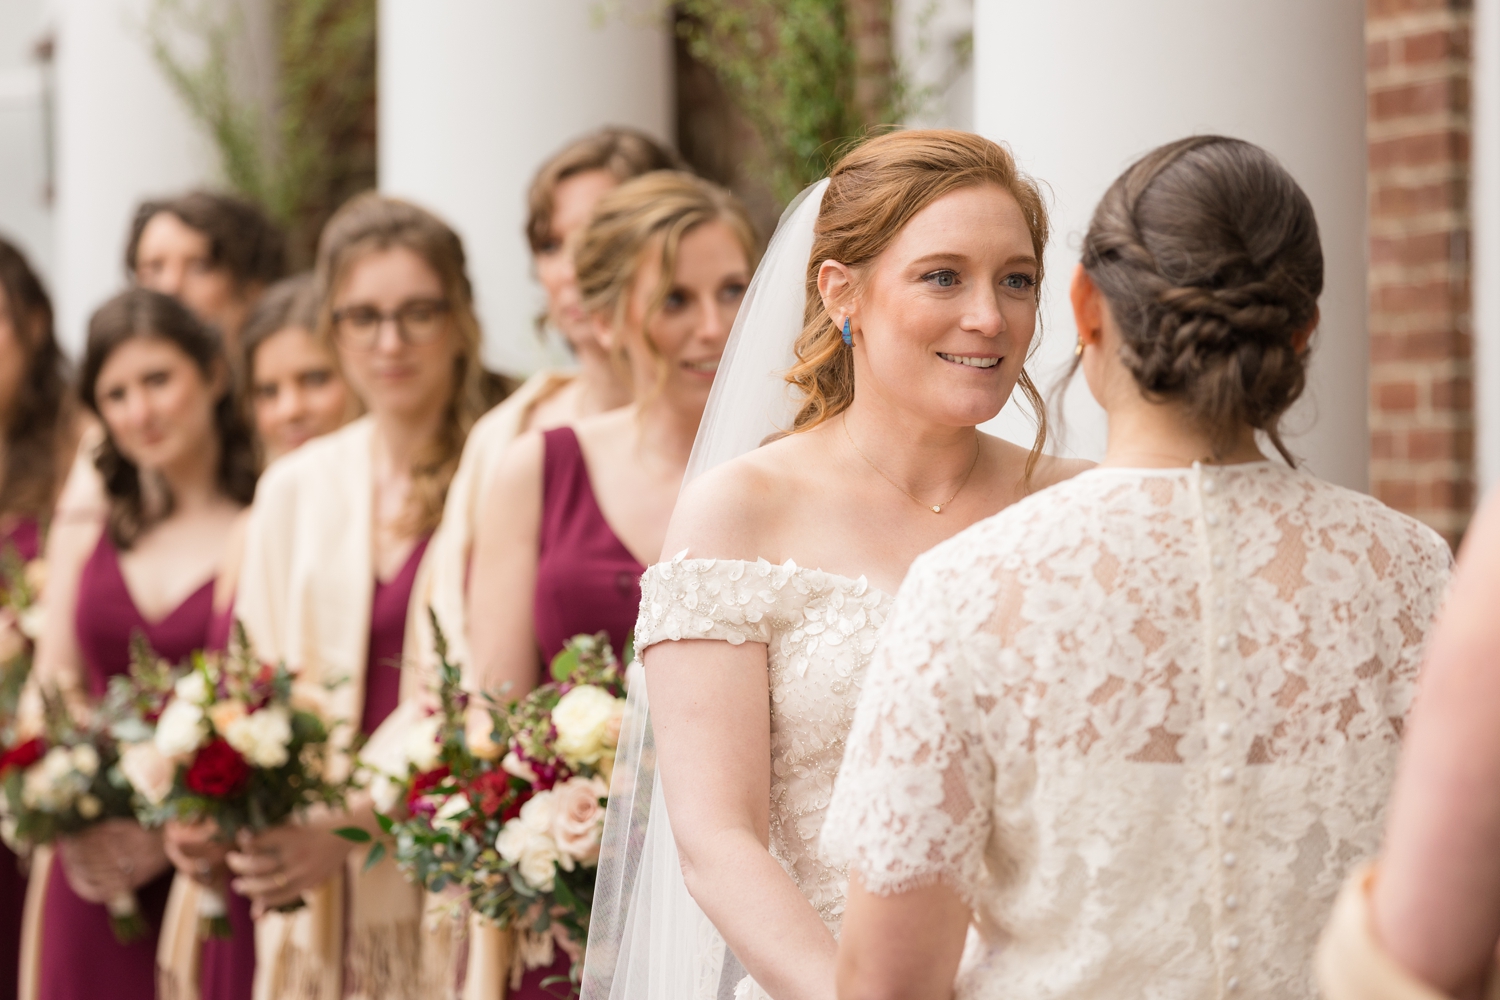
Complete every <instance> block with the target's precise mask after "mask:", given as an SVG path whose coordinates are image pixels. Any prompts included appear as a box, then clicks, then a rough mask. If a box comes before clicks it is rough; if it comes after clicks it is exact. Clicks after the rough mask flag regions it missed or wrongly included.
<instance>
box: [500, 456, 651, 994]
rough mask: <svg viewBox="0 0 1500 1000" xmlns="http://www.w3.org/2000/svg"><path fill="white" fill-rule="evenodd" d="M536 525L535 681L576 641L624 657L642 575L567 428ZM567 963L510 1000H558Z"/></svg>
mask: <svg viewBox="0 0 1500 1000" xmlns="http://www.w3.org/2000/svg"><path fill="white" fill-rule="evenodd" d="M542 439H543V441H544V451H545V457H544V459H543V464H542V524H541V535H540V539H539V542H540V544H539V547H538V550H537V564H536V594H535V597H534V598H533V601H532V623H533V626H534V628H535V630H536V639H537V646H538V647H539V648H538V652H539V653H540V663H539V670H540V675H539V679H540V680H542V681H547V680H550V677H549V676H548V675H547V665H548V664H550V663H551V662H552V658H553V657H554V656H556V655H557V654H558V653H560V652H561V651H562V648H563V646H564V645H566V644H567V641H568V640H569V639H571V638H573V636H575V635H579V634H581V633H583V634H589V635H592V634H593V633H595V632H608V633H609V641H610V644H611V645H612V646H614V649H615V653H616V654H620V653H622V652H623V650H622V646H623V645H624V642H625V638H626V636H628V635H630V632H631V630H632V629H634V628H635V619H636V614H637V612H638V611H639V610H640V604H641V574H642V573H644V572H646V567H645V566H642V565H641V562H640V560H639V559H637V558H636V557H635V556H634V555H632V554H631V552H630V550H629V549H627V548H626V547H625V543H623V542H621V541H620V539H619V537H618V536H617V535H616V534H615V532H614V529H613V528H611V527H610V526H609V522H607V521H605V520H604V513H603V512H602V511H601V510H600V509H599V501H598V500H597V499H596V498H595V496H594V487H593V484H592V483H591V482H590V481H589V471H588V466H587V465H585V464H584V460H583V450H582V449H581V448H580V447H579V445H578V435H576V434H574V433H573V429H572V428H571V427H558V428H556V429H555V430H550V431H545V432H544V433H543V434H542ZM569 963H570V960H569V958H568V956H567V955H566V954H564V953H563V951H562V949H560V948H559V949H558V951H557V959H556V960H555V961H554V962H553V963H552V965H551V966H549V967H547V968H545V969H532V970H531V971H529V972H527V973H526V975H525V976H524V978H522V980H521V988H520V989H518V990H514V991H512V993H511V998H512V1000H556V998H559V997H565V996H567V995H568V994H569V992H570V990H569V987H568V986H567V984H566V983H552V984H550V985H547V986H543V985H542V983H543V981H544V980H547V979H556V978H559V977H561V978H562V979H564V980H566V979H567V976H568V966H569Z"/></svg>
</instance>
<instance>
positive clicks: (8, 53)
mask: <svg viewBox="0 0 1500 1000" xmlns="http://www.w3.org/2000/svg"><path fill="white" fill-rule="evenodd" d="M46 30H47V20H46V10H45V4H44V2H43V0H0V237H3V238H5V239H7V240H9V241H10V242H12V243H14V244H16V245H17V246H18V247H20V249H21V252H23V253H24V254H26V256H27V257H28V259H30V261H31V265H32V267H34V268H36V270H37V271H38V272H39V273H41V274H42V275H44V276H48V275H50V274H51V270H52V212H51V207H50V205H49V203H48V199H47V142H46V135H47V132H46V129H47V122H46V117H45V104H44V81H43V74H42V66H41V64H40V63H38V62H37V60H36V59H35V57H34V54H33V48H34V46H35V44H36V42H37V41H38V40H39V39H41V38H42V37H43V36H44V35H45V34H46Z"/></svg>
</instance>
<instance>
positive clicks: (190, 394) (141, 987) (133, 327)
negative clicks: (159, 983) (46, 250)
mask: <svg viewBox="0 0 1500 1000" xmlns="http://www.w3.org/2000/svg"><path fill="white" fill-rule="evenodd" d="M79 390H80V395H81V396H82V399H83V402H84V403H85V405H87V406H88V407H89V408H90V409H91V410H93V412H94V413H95V414H96V415H97V416H98V417H99V418H100V419H101V421H102V423H103V427H104V436H103V441H102V443H101V444H100V445H99V448H98V450H97V455H96V458H95V462H96V465H97V467H98V471H99V473H100V476H101V479H102V481H103V485H104V490H105V495H106V497H107V508H106V510H105V512H104V515H103V516H102V517H96V518H93V519H83V518H75V519H72V520H70V521H69V522H67V523H61V524H58V525H57V526H56V527H55V528H54V530H53V534H52V538H51V540H50V544H49V549H48V550H49V554H50V559H51V562H50V565H49V567H48V569H49V577H50V579H49V582H48V592H47V601H46V619H45V623H44V626H43V633H42V637H41V640H40V643H39V645H38V649H37V657H36V666H35V678H36V681H37V684H38V685H39V686H40V687H43V688H52V689H55V690H58V691H60V692H62V694H63V695H64V697H65V698H68V699H69V700H71V701H72V702H74V703H75V705H76V706H77V707H78V708H79V710H81V711H87V709H88V707H89V706H91V705H93V704H95V703H96V702H97V700H98V699H99V698H100V697H101V696H102V695H103V693H104V689H105V686H106V684H107V682H108V680H109V678H110V677H111V676H113V675H115V674H119V673H123V672H124V671H126V670H127V669H128V668H129V660H130V644H131V641H132V638H133V637H134V636H136V635H140V636H143V637H144V638H145V639H146V641H147V642H148V643H150V645H151V646H152V648H153V649H154V650H155V651H156V652H157V653H158V654H159V655H161V656H163V657H165V658H167V659H169V660H181V659H182V658H184V657H186V656H187V655H188V654H190V653H191V652H193V651H194V650H197V649H200V648H202V646H203V644H204V640H205V638H206V636H207V631H208V621H209V616H210V614H211V611H212V603H213V581H214V577H215V574H216V572H217V570H218V567H219V563H220V560H221V559H222V558H223V553H224V546H225V540H226V538H227V537H228V535H229V531H230V529H231V527H232V525H233V523H234V520H235V518H236V517H237V516H238V514H239V512H240V510H241V509H243V507H244V506H245V504H247V503H248V502H249V501H250V498H251V495H252V493H253V492H254V488H255V464H254V455H253V451H252V448H251V441H250V433H249V429H248V428H247V427H246V426H245V423H244V420H243V418H242V416H241V412H240V409H239V406H238V404H237V403H236V401H235V398H234V394H233V391H232V388H231V383H230V376H229V365H228V363H227V361H226V359H225V356H224V351H223V346H222V343H221V341H220V339H219V336H218V334H217V332H215V331H213V330H212V329H210V328H209V327H207V326H205V325H204V324H203V323H202V322H201V321H199V320H198V319H197V318H196V317H194V316H193V314H192V313H191V312H189V311H188V310H187V309H186V308H185V307H184V306H183V305H182V304H181V303H179V302H177V301H176V300H175V299H172V298H169V297H167V296H165V295H162V294H159V293H157V292H151V291H146V290H144V289H133V290H131V291H128V292H124V293H122V294H121V295H118V296H116V297H115V298H113V299H111V300H110V301H108V302H106V303H105V304H104V305H103V306H101V307H100V309H99V310H98V311H97V312H96V313H95V314H94V316H93V318H92V319H91V320H90V323H89V332H88V344H87V348H86V352H85V357H84V364H83V372H82V376H81V378H80V386H79ZM56 859H57V862H58V863H52V864H50V865H48V866H47V867H46V868H43V869H40V870H38V871H36V872H35V873H34V875H35V881H34V882H33V885H32V887H31V891H32V892H33V893H41V894H42V896H41V898H40V900H39V901H35V902H32V903H31V904H30V905H29V906H28V914H29V913H31V912H37V913H39V914H40V926H39V928H38V931H39V933H38V934H37V935H36V937H37V940H38V948H39V967H38V974H37V978H36V981H35V984H34V987H35V994H34V995H35V996H37V997H38V998H40V1000H84V998H92V997H99V996H110V997H119V998H149V997H152V996H154V995H155V976H154V965H155V963H154V957H155V949H156V943H157V942H156V934H155V929H156V928H157V927H159V926H160V921H161V917H162V911H163V908H164V906H165V904H166V897H167V892H168V889H169V887H170V885H171V870H170V866H169V863H168V861H167V857H166V854H165V852H164V850H163V847H162V841H161V836H160V835H159V834H158V833H156V832H153V831H148V830H144V829H142V828H141V827H140V826H139V825H138V824H136V823H135V822H134V821H130V820H109V821H106V822H104V823H102V824H99V825H98V826H96V827H94V828H93V829H92V830H90V831H87V832H85V833H83V834H81V835H79V836H77V837H73V838H66V839H64V840H63V841H62V842H61V843H60V845H59V849H58V851H57V853H56ZM127 890H133V891H134V892H135V893H136V895H137V897H138V899H139V900H140V904H141V909H142V911H143V913H144V915H145V917H146V919H147V922H148V924H149V925H150V926H151V928H152V933H151V934H150V935H148V937H147V938H146V939H144V940H141V941H136V942H134V943H132V944H128V945H125V944H120V943H118V942H117V941H116V940H115V938H114V935H113V934H112V932H111V931H110V925H109V917H108V913H107V911H106V908H105V906H104V905H103V904H104V901H106V900H108V899H110V898H112V897H114V896H116V895H118V894H120V893H121V892H124V891H127ZM26 978H27V977H26V975H25V974H24V972H23V992H25V993H28V995H29V990H28V989H27V984H26V983H25V980H26Z"/></svg>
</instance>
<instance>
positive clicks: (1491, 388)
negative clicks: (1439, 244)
mask: <svg viewBox="0 0 1500 1000" xmlns="http://www.w3.org/2000/svg"><path fill="white" fill-rule="evenodd" d="M1472 46H1473V48H1472V51H1473V53H1474V66H1473V73H1474V77H1473V79H1474V104H1473V123H1474V145H1473V147H1472V148H1473V151H1474V152H1473V157H1474V159H1473V164H1472V169H1473V172H1472V175H1471V176H1472V177H1473V188H1472V197H1473V202H1472V210H1473V219H1474V237H1473V239H1474V244H1473V245H1474V270H1473V275H1472V281H1471V287H1472V288H1473V295H1474V339H1475V347H1476V349H1477V352H1478V355H1477V356H1478V372H1477V377H1476V379H1475V400H1476V402H1477V404H1478V408H1479V413H1478V417H1479V438H1478V450H1479V481H1480V484H1481V485H1482V486H1483V487H1484V488H1485V489H1491V488H1493V487H1495V486H1496V485H1497V484H1500V0H1477V2H1476V3H1475V5H1474V36H1473V43H1472Z"/></svg>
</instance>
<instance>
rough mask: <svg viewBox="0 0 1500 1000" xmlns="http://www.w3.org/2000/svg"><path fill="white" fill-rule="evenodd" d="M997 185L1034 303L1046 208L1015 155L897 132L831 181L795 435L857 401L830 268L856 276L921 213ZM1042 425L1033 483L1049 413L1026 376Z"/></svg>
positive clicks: (814, 264) (811, 280)
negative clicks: (1015, 210)
mask: <svg viewBox="0 0 1500 1000" xmlns="http://www.w3.org/2000/svg"><path fill="white" fill-rule="evenodd" d="M980 184H994V185H996V186H998V187H1001V188H1004V189H1005V190H1006V191H1009V192H1010V193H1011V195H1012V196H1013V197H1014V198H1015V199H1016V203H1017V204H1019V205H1020V206H1021V214H1022V215H1024V216H1025V218H1026V226H1027V228H1028V229H1029V230H1030V231H1031V246H1032V252H1033V253H1034V254H1035V256H1036V259H1037V262H1038V263H1037V276H1036V277H1037V282H1036V294H1037V296H1038V300H1040V297H1041V290H1042V269H1041V261H1042V259H1043V251H1044V250H1045V248H1046V246H1047V208H1046V205H1044V204H1043V202H1042V194H1041V191H1040V190H1039V189H1038V188H1037V185H1036V182H1035V181H1033V180H1032V179H1031V178H1030V177H1027V176H1026V175H1025V174H1023V173H1021V172H1020V171H1019V170H1018V169H1016V162H1015V160H1014V159H1013V158H1012V157H1011V155H1010V153H1009V152H1008V151H1006V149H1005V148H1004V147H1003V146H1001V145H999V144H998V143H994V142H991V141H990V140H988V139H986V138H984V137H983V136H978V135H974V134H973V133H972V132H958V131H954V130H951V129H921V130H912V131H909V132H891V133H888V134H886V135H882V136H879V137H878V138H874V139H871V140H870V141H868V142H866V143H864V144H862V145H860V146H858V147H856V148H855V149H853V150H851V151H850V152H849V153H847V154H846V155H845V156H844V157H843V158H842V159H840V160H839V162H838V164H837V165H836V166H834V168H833V171H832V172H831V173H830V174H829V176H828V190H827V191H825V192H823V203H822V206H821V207H820V209H819V211H818V221H817V223H816V225H815V228H814V230H813V233H814V235H813V247H812V254H811V255H810V256H809V258H808V262H807V304H806V307H805V311H804V314H803V316H804V319H803V327H802V333H801V335H799V336H798V337H797V344H796V353H797V363H796V364H795V365H793V366H792V368H791V369H790V370H789V371H788V372H787V375H786V380H787V381H788V382H790V383H791V384H792V385H794V386H796V387H797V388H798V389H800V390H801V392H802V397H803V398H802V405H801V406H800V407H798V409H797V416H796V418H795V419H794V420H793V421H792V432H793V433H796V432H797V431H804V430H808V429H809V428H812V427H816V426H817V425H818V424H820V423H822V422H823V421H825V420H827V419H829V418H830V417H834V416H837V415H838V414H839V413H841V412H843V411H844V410H845V409H846V408H847V407H848V406H849V404H850V403H851V402H852V401H853V400H854V359H853V356H852V354H851V353H850V352H849V351H848V350H847V349H845V347H844V344H843V340H842V338H841V337H840V333H839V330H838V328H837V327H836V326H835V325H834V322H833V319H832V318H831V317H830V316H829V315H828V310H827V309H826V308H825V307H824V305H823V297H822V296H821V295H819V294H818V269H819V268H820V267H821V266H822V264H823V262H824V261H825V260H836V261H839V262H840V263H842V264H846V265H848V266H849V267H851V268H856V269H857V268H859V267H860V266H861V265H863V264H868V263H869V262H870V261H872V260H874V259H875V258H876V257H878V256H880V254H881V253H882V252H884V250H885V248H886V247H888V246H890V245H891V243H892V242H893V241H894V240H895V239H896V235H897V234H898V233H900V232H901V230H902V228H903V227H904V226H905V225H906V224H907V223H908V222H910V221H911V219H912V217H913V216H915V215H916V214H917V213H918V212H920V211H922V209H924V208H926V207H927V206H928V205H930V204H932V203H933V202H934V201H937V200H938V199H939V198H941V197H942V196H943V195H945V194H948V193H949V192H951V191H956V190H959V189H960V188H967V187H975V186H977V185H980ZM1017 384H1018V385H1019V387H1020V389H1021V392H1023V393H1024V394H1025V395H1026V399H1027V401H1028V402H1029V403H1030V404H1031V407H1032V410H1033V411H1034V412H1035V413H1036V417H1037V436H1036V442H1035V443H1034V444H1033V446H1032V452H1031V458H1030V459H1029V460H1028V461H1027V463H1026V464H1027V469H1026V471H1027V474H1028V475H1029V474H1030V472H1031V467H1032V465H1034V464H1035V462H1036V459H1037V457H1038V456H1039V455H1040V454H1041V449H1042V445H1043V443H1044V442H1045V441H1046V438H1047V415H1046V414H1047V408H1046V407H1045V406H1044V405H1043V403H1042V397H1041V393H1039V392H1038V391H1037V388H1036V384H1035V383H1034V382H1033V381H1032V380H1031V376H1030V375H1028V374H1027V373H1026V372H1025V371H1022V372H1021V377H1020V379H1019V381H1018V383H1017Z"/></svg>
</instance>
